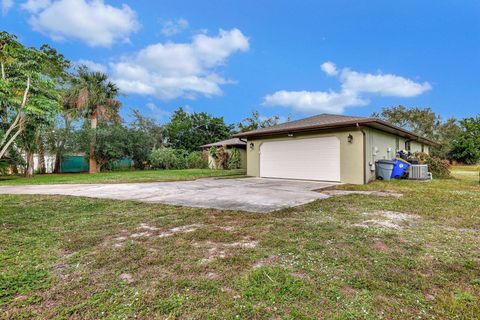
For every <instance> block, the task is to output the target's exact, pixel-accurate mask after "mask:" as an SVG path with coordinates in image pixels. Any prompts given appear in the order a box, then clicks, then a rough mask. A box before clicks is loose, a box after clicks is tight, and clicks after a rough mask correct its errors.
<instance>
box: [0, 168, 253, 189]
mask: <svg viewBox="0 0 480 320" xmlns="http://www.w3.org/2000/svg"><path fill="white" fill-rule="evenodd" d="M244 174H245V170H211V169H187V170H136V171H133V170H132V171H113V172H100V173H96V174H88V173H61V174H42V175H35V176H34V177H32V178H24V177H20V176H3V177H2V176H0V186H2V185H23V184H25V185H28V184H62V183H127V182H159V181H179V180H195V179H199V178H206V177H238V176H241V175H244Z"/></svg>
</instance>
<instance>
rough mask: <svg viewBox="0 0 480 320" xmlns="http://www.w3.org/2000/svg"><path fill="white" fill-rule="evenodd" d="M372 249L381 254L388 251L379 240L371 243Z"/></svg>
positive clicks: (385, 245) (384, 244)
mask: <svg viewBox="0 0 480 320" xmlns="http://www.w3.org/2000/svg"><path fill="white" fill-rule="evenodd" d="M372 247H373V249H375V250H377V251H381V252H387V251H388V249H389V248H388V246H387V244H386V243H385V242H383V241H381V240H378V239H377V240H374V241H373V245H372Z"/></svg>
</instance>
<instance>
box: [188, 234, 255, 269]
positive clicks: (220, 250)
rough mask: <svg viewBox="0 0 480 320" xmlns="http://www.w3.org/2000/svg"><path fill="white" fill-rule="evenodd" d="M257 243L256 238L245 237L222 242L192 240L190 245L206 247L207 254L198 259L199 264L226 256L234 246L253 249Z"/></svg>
mask: <svg viewBox="0 0 480 320" xmlns="http://www.w3.org/2000/svg"><path fill="white" fill-rule="evenodd" d="M257 245H258V240H253V239H250V238H246V239H243V240H239V241H235V242H230V243H223V242H213V241H204V242H196V241H195V242H193V243H192V246H194V247H196V248H203V249H206V252H207V255H206V257H205V258H203V259H201V260H200V263H201V264H207V263H210V262H212V261H214V260H216V259H223V258H226V257H227V256H228V255H229V254H231V250H232V249H235V248H245V249H254V248H255V247H256V246H257Z"/></svg>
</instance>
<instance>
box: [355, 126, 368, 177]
mask: <svg viewBox="0 0 480 320" xmlns="http://www.w3.org/2000/svg"><path fill="white" fill-rule="evenodd" d="M356 126H357V128H358V129H359V130H360V132H361V133H362V134H363V184H367V134H366V133H365V131H364V130H363V129H362V128H361V127H360V125H359V124H358V123H357V124H356Z"/></svg>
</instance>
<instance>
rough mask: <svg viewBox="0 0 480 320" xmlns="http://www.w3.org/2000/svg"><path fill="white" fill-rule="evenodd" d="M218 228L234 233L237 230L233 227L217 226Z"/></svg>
mask: <svg viewBox="0 0 480 320" xmlns="http://www.w3.org/2000/svg"><path fill="white" fill-rule="evenodd" d="M217 228H218V229H220V230H223V231H227V232H232V231H233V230H235V227H232V226H217Z"/></svg>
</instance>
